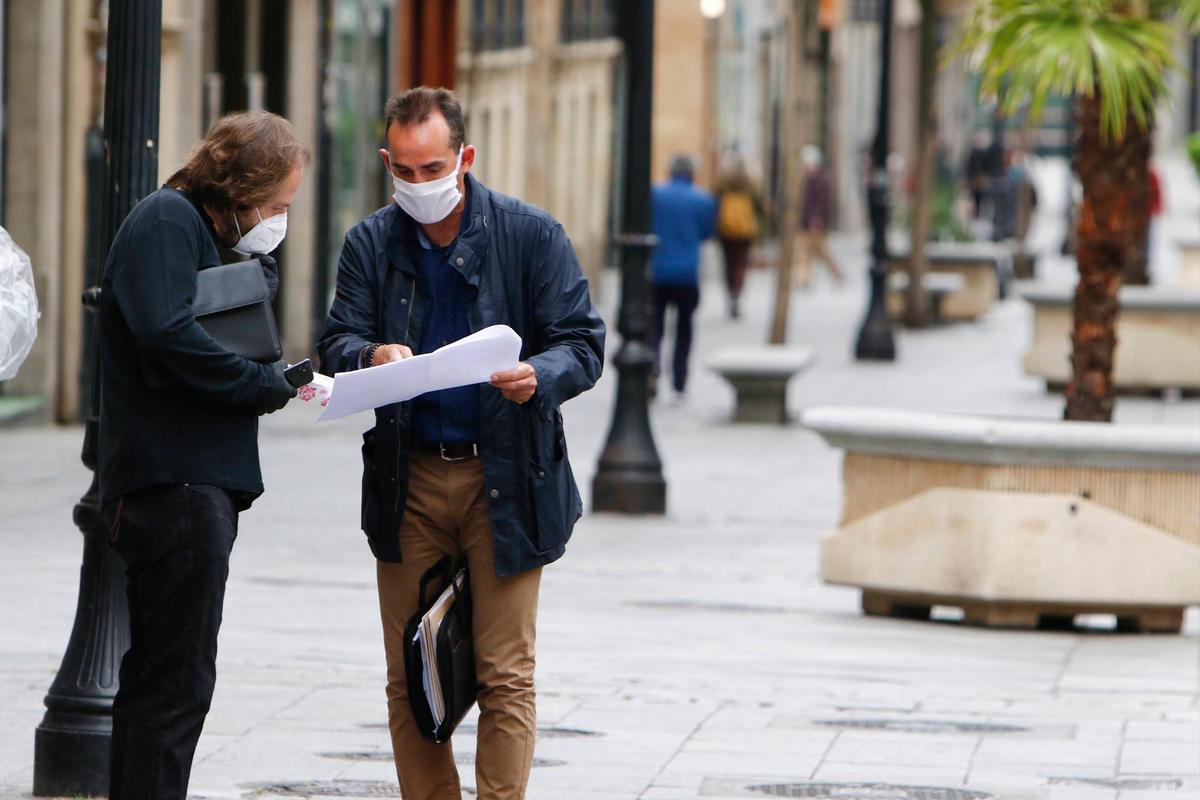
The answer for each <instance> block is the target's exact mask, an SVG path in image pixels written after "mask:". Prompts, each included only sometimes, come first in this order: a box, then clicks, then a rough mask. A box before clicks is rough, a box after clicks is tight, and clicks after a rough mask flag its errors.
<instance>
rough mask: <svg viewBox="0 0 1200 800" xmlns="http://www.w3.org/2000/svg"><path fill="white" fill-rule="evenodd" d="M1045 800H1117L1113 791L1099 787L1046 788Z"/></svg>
mask: <svg viewBox="0 0 1200 800" xmlns="http://www.w3.org/2000/svg"><path fill="white" fill-rule="evenodd" d="M1045 792H1046V794H1045V797H1046V800H1117V792H1116V790H1115V789H1104V788H1102V787H1099V786H1047V787H1046V789H1045Z"/></svg>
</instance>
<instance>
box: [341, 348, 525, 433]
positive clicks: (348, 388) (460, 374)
mask: <svg viewBox="0 0 1200 800" xmlns="http://www.w3.org/2000/svg"><path fill="white" fill-rule="evenodd" d="M407 350H408V348H407V347H405V346H404V345H384V346H382V347H380V348H378V349H377V350H376V352H375V355H374V357H373V358H372V363H377V364H379V366H374V367H369V368H367V369H361V370H355V371H353V372H339V373H338V374H337V375H335V376H334V386H333V391H332V392H331V394H330V397H329V403H328V405H327V406H326V407H325V411H324V412H323V413H322V414H321V416H320V417H319V418H318V419H319V420H321V421H328V420H333V419H339V418H341V417H345V416H349V415H351V414H357V413H358V412H360V411H369V410H370V409H373V408H378V407H380V406H385V405H390V404H392V403H400V402H404V401H405V400H411V399H412V398H414V397H416V396H418V395H421V394H424V393H426V392H435V391H439V390H441V389H451V388H454V387H456V386H468V385H470V384H473V383H489V382H490V383H492V385H494V386H496V388H498V389H500V391H501V392H502V393H504V396H505V397H508V398H509V399H510V400H513V401H514V402H525V401H526V400H528V399H529V398H530V397H532V396H533V393H534V391H535V390H536V388H537V378H536V377H535V376H534V375H533V367H531V366H529V365H528V364H519V363H518V362H517V358H518V357H519V356H520V354H521V337H520V336H518V335H517V334H516V332H515V331H513V329H512V328H510V327H508V326H507V325H492V326H491V327H488V328H484V329H483V330H480V331H476V332H475V333H473V334H471V335H470V336H466V337H464V338H462V339H459V340H458V341H457V342H451V343H450V344H448V345H446V346H445V347H441V348H439V349H437V350H435V351H434V352H432V353H427V354H424V355H419V356H408V357H405V356H404V355H403V353H404V351H407ZM409 352H410V353H411V351H409ZM397 356H399V358H397ZM384 359H387V361H386V362H385V363H380V362H382V361H383V360H384Z"/></svg>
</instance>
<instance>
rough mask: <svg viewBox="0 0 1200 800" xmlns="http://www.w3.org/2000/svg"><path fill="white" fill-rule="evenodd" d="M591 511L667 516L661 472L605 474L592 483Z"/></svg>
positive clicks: (627, 470) (620, 471) (665, 495)
mask: <svg viewBox="0 0 1200 800" xmlns="http://www.w3.org/2000/svg"><path fill="white" fill-rule="evenodd" d="M592 510H593V511H612V512H615V513H617V514H665V513H667V482H666V480H664V479H663V476H662V473H661V472H644V471H641V470H630V469H624V470H609V471H601V472H598V473H596V477H595V478H594V479H593V480H592Z"/></svg>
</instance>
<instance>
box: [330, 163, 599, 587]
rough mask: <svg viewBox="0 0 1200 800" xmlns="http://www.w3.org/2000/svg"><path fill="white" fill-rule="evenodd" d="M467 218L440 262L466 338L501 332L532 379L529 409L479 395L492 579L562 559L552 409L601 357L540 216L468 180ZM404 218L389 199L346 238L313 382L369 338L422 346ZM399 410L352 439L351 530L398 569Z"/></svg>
mask: <svg viewBox="0 0 1200 800" xmlns="http://www.w3.org/2000/svg"><path fill="white" fill-rule="evenodd" d="M466 181H467V186H468V189H467V208H466V211H465V213H466V215H467V219H466V220H465V222H464V225H463V229H462V231H461V233H460V234H459V236H458V239H457V240H456V241H455V243H454V245H453V250H452V252H451V254H450V263H451V264H452V265H454V266H455V267H456V268H457V269H458V270H459V271H460V272H461V273H462V274H463V275H464V277H465V278H466V280H467V282H468V283H469V284H470V286H471V292H470V296H471V302H470V305H469V308H468V311H467V317H468V320H469V323H470V328H471V330H472V331H477V330H480V329H482V328H485V327H487V326H489V325H496V324H505V325H508V326H509V327H511V328H512V329H513V330H515V331H516V332H517V334H518V335H520V337H521V340H522V345H521V360H522V361H526V362H528V363H529V364H531V365H532V366H533V367H534V370H535V371H536V373H537V383H538V388H537V393H536V394H535V395H534V397H533V399H531V400H530V401H529V402H528V403H525V404H523V405H518V404H516V403H513V402H511V401H509V400H506V399H505V398H504V396H503V395H501V394H500V392H499V391H498V390H497V389H495V388H493V387H492V386H490V385H486V384H485V385H482V386H480V398H479V417H480V422H479V430H480V434H479V435H480V442H479V443H480V446H481V450H482V460H483V472H484V479H485V492H486V493H487V497H488V510H489V512H490V516H491V522H492V540H493V542H494V545H495V555H496V573H497V574H498V575H501V576H504V575H512V574H515V573H518V572H523V571H525V570H528V569H533V568H535V567H539V566H542V565H544V564H547V563H549V562H551V561H554V560H555V559H557V558H558V557H560V556H561V555H562V554H563V551H564V550H565V548H566V542H567V539H568V538H569V537H570V535H571V529H572V528H573V527H574V525H575V521H576V520H577V519H579V516H580V514H581V513H582V504H581V503H580V499H579V491H578V488H577V487H576V485H575V478H574V476H573V475H572V473H571V465H570V463H569V462H568V460H567V447H566V440H565V438H564V436H563V425H562V414H561V413H560V411H559V406H561V405H562V403H564V402H565V401H567V400H569V399H571V398H572V397H574V396H575V395H577V394H579V393H580V392H583V391H585V390H587V389H589V388H591V387H592V386H593V385H594V384H595V382H596V380H597V378H599V377H600V370H601V368H602V366H603V362H604V323H603V321H601V319H600V317H599V315H598V314H597V313H596V310H595V308H594V307H593V306H592V302H591V298H590V296H589V293H588V282H587V279H586V278H585V277H584V275H583V271H582V270H581V269H580V267H579V260H578V259H577V258H576V256H575V251H574V250H573V249H572V247H571V243H570V241H568V239H567V235H566V233H565V232H564V231H563V228H562V226H561V225H559V224H558V223H557V222H556V221H555V220H554V219H553V218H552V217H550V215H548V214H547V213H545V212H544V211H541V210H540V209H537V208H534V207H533V206H530V205H528V204H526V203H522V202H521V201H519V200H516V199H514V198H511V197H507V196H505V195H501V194H497V193H494V192H491V191H489V190H488V189H487V188H486V187H484V186H483V184H481V183H479V181H477V180H475V179H474V178H473V177H472V176H471V175H469V174H468V175H467V178H466ZM415 236H416V223H414V222H413V220H412V219H411V218H410V217H409V216H408V215H407V214H405V213H404V212H402V211H401V210H400V208H399V207H398V206H396V205H394V204H392V205H389V206H387V207H386V208H383V209H380V210H379V211H377V212H375V213H374V214H372V215H371V216H369V217H367V218H366V219H365V220H363V221H362V222H360V223H359V224H358V225H356V226H355V227H354V228H353V229H351V231H350V232H349V233H348V234H347V235H346V242H345V245H344V246H343V248H342V255H341V259H340V261H339V262H338V277H337V293H336V296H335V297H334V301H333V306H332V308H330V310H329V318H328V320H327V322H326V324H325V331H324V334H323V335H322V336H321V340H320V342H319V343H318V349H319V352H320V357H321V365H322V371H323V372H325V373H326V374H334V373H336V372H346V371H349V370H353V369H357V368H358V363H359V356H360V354H361V353H362V350H363V348H365V347H366V346H368V345H370V344H373V343H376V342H378V343H384V344H407V345H409V346H414V343H416V342H419V341H420V340H421V331H422V325H423V322H424V315H425V312H426V300H425V296H424V293H423V291H422V287H421V284H420V281H419V269H418V267H417V265H416V264H414V263H413V262H412V261H411V260H410V259H409V258H408V256H407V253H408V252H411V251H410V250H409V247H410V246H411V239H412V238H414V237H415ZM411 406H412V404H411V403H398V404H396V405H391V406H384V407H382V408H379V409H376V411H375V420H376V424H375V427H374V428H372V429H371V430H370V431H368V432H367V433H365V434H364V435H363V448H362V452H363V482H362V529H363V531H364V532H365V533H366V535H367V540H368V542H369V543H370V546H371V551H372V552H373V553H374V554H375V557H376V558H378V559H380V560H382V561H400V560H401V553H400V542H399V535H398V531H399V528H400V521H401V519H402V518H403V515H404V501H405V496H406V494H407V490H408V474H409V455H410V453H411V448H412V428H411V424H410V423H411V416H412V408H411Z"/></svg>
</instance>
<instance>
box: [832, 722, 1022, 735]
mask: <svg viewBox="0 0 1200 800" xmlns="http://www.w3.org/2000/svg"><path fill="white" fill-rule="evenodd" d="M813 724H814V725H822V726H824V727H826V728H854V729H856V730H873V731H896V732H899V733H973V734H979V733H984V734H987V733H1027V732H1028V731H1029V729H1028V728H1023V727H1021V726H1019V725H1000V724H997V723H991V722H954V721H953V720H943V719H815V720H813Z"/></svg>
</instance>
